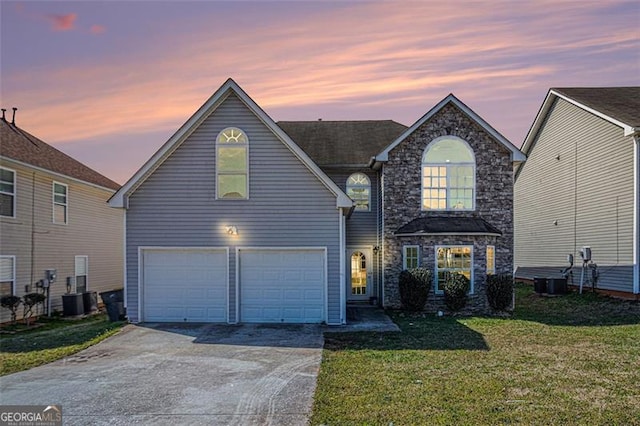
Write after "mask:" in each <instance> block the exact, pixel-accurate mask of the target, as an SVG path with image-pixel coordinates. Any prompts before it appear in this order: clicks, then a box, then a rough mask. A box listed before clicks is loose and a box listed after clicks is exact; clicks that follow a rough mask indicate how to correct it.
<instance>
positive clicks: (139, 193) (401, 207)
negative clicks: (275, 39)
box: [110, 80, 524, 325]
mask: <svg viewBox="0 0 640 426" xmlns="http://www.w3.org/2000/svg"><path fill="white" fill-rule="evenodd" d="M523 160H524V156H523V155H522V153H520V151H519V150H518V149H516V148H515V147H513V145H511V144H510V143H509V142H508V141H506V139H504V137H502V136H501V135H499V134H498V133H497V132H496V131H495V130H493V129H492V128H491V127H490V126H489V125H488V124H487V123H485V122H484V121H483V120H482V119H481V118H480V117H478V116H477V115H476V114H475V113H473V111H471V110H470V109H469V108H467V107H466V106H465V105H464V104H462V103H461V102H460V101H459V100H457V99H456V98H455V97H453V96H452V95H451V96H449V97H447V98H446V99H444V100H443V101H442V102H441V103H440V104H438V105H437V106H436V107H435V108H434V109H432V110H431V111H430V112H429V113H428V114H427V115H425V116H424V117H423V118H422V119H420V120H419V121H418V122H417V123H416V124H415V125H414V126H412V127H411V128H409V129H407V128H406V127H405V126H403V125H401V124H398V123H395V122H393V121H390V120H386V121H351V122H345V121H338V122H336V121H327V122H325V121H314V122H308V121H307V122H280V123H278V124H276V123H275V122H273V120H272V119H271V118H270V117H269V116H268V115H267V114H266V113H265V112H264V111H262V109H260V107H259V106H258V105H257V104H256V103H255V102H254V101H253V100H252V99H251V98H250V97H249V96H248V95H247V94H246V93H245V92H244V91H243V90H242V89H241V88H240V87H239V86H238V85H237V84H236V83H235V82H234V81H233V80H228V81H227V82H226V83H225V84H224V85H223V86H222V87H221V88H220V89H218V91H216V93H214V95H213V96H212V97H211V98H210V99H209V100H208V101H207V102H206V103H205V104H204V105H203V106H202V107H201V108H200V109H199V110H198V111H197V112H196V113H195V114H194V115H193V116H192V117H191V118H190V119H189V120H188V121H187V122H186V123H185V124H184V125H183V126H182V127H181V128H180V129H179V130H178V131H177V132H176V133H175V134H174V135H173V136H172V137H171V138H170V139H169V141H167V143H166V144H165V145H164V146H163V147H162V148H161V149H160V150H159V151H158V152H157V153H156V154H154V156H153V157H152V158H151V159H150V160H149V161H148V162H147V163H146V164H145V165H144V166H143V167H142V168H141V169H140V170H139V171H138V172H137V173H136V174H135V175H134V176H133V177H132V178H131V179H130V180H129V181H128V182H127V183H126V184H125V185H124V186H123V187H122V188H121V189H120V191H118V192H117V193H116V194H115V195H114V197H113V198H112V199H111V200H110V204H111V206H112V207H117V208H124V209H126V212H125V215H126V231H125V235H126V236H125V238H126V247H127V248H126V252H127V255H126V257H127V262H126V273H125V275H126V292H125V294H126V304H127V309H128V314H129V318H130V319H131V320H132V321H134V322H139V321H201V322H229V323H238V322H298V323H309V322H311V323H313V322H326V323H328V324H336V325H337V324H344V323H345V322H346V321H347V318H346V306H347V303H358V302H360V303H374V304H382V305H384V306H397V305H398V296H397V274H398V272H399V271H400V270H401V269H402V268H408V267H415V266H420V265H423V266H426V267H429V268H430V269H437V270H438V271H439V272H441V273H442V272H444V270H445V268H446V270H455V271H459V272H462V273H465V274H467V275H468V276H469V277H470V278H471V279H472V281H473V283H474V286H473V287H474V288H473V290H472V292H473V293H474V295H476V296H474V297H473V300H474V301H475V302H476V305H480V304H482V305H483V306H484V303H485V302H484V299H483V297H484V293H483V290H482V288H483V283H484V281H485V276H486V274H487V273H495V272H507V273H511V271H512V257H511V251H512V228H511V224H512V221H511V218H512V214H513V211H512V177H513V173H512V171H513V163H514V162H519V161H523ZM458 163H459V164H458ZM429 170H435V171H436V172H438V173H436V172H434V173H436V174H437V175H438V176H436V174H434V175H433V179H434V180H433V181H429V183H428V184H427V183H425V182H426V180H425V179H426V175H425V173H427V171H429ZM447 176H449V177H447ZM458 179H459V180H458ZM421 185H425V186H424V187H421ZM433 191H435V192H434V194H436V195H429V196H427V195H424V196H421V194H432V192H433ZM416 194H417V195H416ZM440 196H441V197H440ZM440 200H442V204H441V203H440ZM459 203H461V204H460V205H459ZM431 219H433V220H434V221H437V222H438V223H439V224H440V225H438V229H437V230H436V232H435V234H434V233H431V232H430V231H429V230H430V228H429V227H428V226H427V225H425V224H424V223H423V222H424V221H425V220H426V221H428V222H429V221H430V220H431ZM409 228H411V229H410V230H409ZM403 242H404V243H406V244H402V243H403ZM487 251H489V255H490V260H489V265H490V267H489V271H487V261H486V260H485V259H486V253H487ZM436 258H438V259H439V260H440V261H441V262H440V263H436V260H435V259H436ZM383 259H384V263H383ZM469 262H470V263H469ZM459 263H460V265H458V264H459ZM469 265H472V266H469ZM437 285H438V283H437V282H436V286H437ZM481 296H482V297H481ZM440 302H441V300H440V299H437V301H436V303H440Z"/></svg>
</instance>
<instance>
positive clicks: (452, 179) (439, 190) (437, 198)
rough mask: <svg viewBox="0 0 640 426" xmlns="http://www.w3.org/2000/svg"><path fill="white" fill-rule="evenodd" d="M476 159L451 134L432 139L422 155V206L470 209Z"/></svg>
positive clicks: (472, 201) (469, 150)
mask: <svg viewBox="0 0 640 426" xmlns="http://www.w3.org/2000/svg"><path fill="white" fill-rule="evenodd" d="M475 187H476V161H475V156H474V154H473V150H472V149H471V147H470V146H469V145H468V144H467V143H466V142H465V141H464V140H462V139H460V138H458V137H455V136H443V137H440V138H437V139H435V140H434V141H433V142H431V143H430V144H429V145H428V146H427V148H426V149H425V150H424V155H423V156H422V210H473V209H474V208H475Z"/></svg>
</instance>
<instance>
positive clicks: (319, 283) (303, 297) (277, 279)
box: [240, 249, 325, 323]
mask: <svg viewBox="0 0 640 426" xmlns="http://www.w3.org/2000/svg"><path fill="white" fill-rule="evenodd" d="M324 294H325V252H324V250H308V249H307V250H305V249H298V250H241V251H240V321H242V322H285V323H318V322H322V321H324V320H325V318H324V306H325V301H324V297H325V296H324Z"/></svg>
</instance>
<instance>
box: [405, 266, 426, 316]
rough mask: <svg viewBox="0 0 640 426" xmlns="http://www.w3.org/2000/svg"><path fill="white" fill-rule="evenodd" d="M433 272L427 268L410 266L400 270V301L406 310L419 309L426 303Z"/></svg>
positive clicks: (415, 310)
mask: <svg viewBox="0 0 640 426" xmlns="http://www.w3.org/2000/svg"><path fill="white" fill-rule="evenodd" d="M432 282H433V274H432V273H431V271H430V270H429V269H427V268H412V269H406V270H404V271H402V272H400V278H399V283H398V284H399V289H400V303H402V308H403V309H406V310H407V311H413V312H417V311H421V310H423V309H424V305H425V303H427V297H428V296H429V289H430V288H431V284H432Z"/></svg>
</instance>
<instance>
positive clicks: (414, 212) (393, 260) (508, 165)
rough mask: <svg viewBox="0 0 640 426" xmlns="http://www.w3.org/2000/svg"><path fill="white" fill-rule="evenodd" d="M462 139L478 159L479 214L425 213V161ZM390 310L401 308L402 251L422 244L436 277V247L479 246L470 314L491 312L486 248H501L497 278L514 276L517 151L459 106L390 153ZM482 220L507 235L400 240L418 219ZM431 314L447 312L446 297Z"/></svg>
mask: <svg viewBox="0 0 640 426" xmlns="http://www.w3.org/2000/svg"><path fill="white" fill-rule="evenodd" d="M447 135H451V136H457V137H459V138H461V139H464V140H465V141H466V142H467V143H468V144H469V146H470V147H471V148H472V149H473V151H474V154H475V158H476V195H475V196H476V208H475V210H474V211H422V210H421V192H422V186H421V176H422V173H421V168H422V156H423V153H424V150H425V148H426V147H427V145H429V143H430V142H431V141H433V140H434V139H436V138H438V137H441V136H447ZM382 185H383V194H384V204H383V206H384V207H383V214H384V216H383V221H384V234H383V244H384V245H383V256H384V263H383V264H384V265H385V266H384V305H385V307H391V308H399V307H400V297H399V290H398V276H399V274H400V272H401V270H402V246H403V245H418V246H419V247H420V249H419V255H420V266H422V267H426V268H428V269H430V270H432V271H433V272H434V274H435V246H437V245H473V254H472V259H473V281H474V282H473V287H474V293H473V294H472V295H470V298H469V303H468V305H467V308H466V309H465V311H466V312H474V313H475V312H487V311H488V310H489V307H488V303H487V301H486V291H485V282H486V277H487V274H486V247H487V245H494V246H495V258H496V274H501V273H505V274H512V273H513V166H512V161H511V152H510V151H509V150H508V149H507V148H506V147H505V146H504V145H502V144H501V143H500V142H498V141H497V140H495V139H494V138H493V137H492V136H491V135H490V134H489V133H487V132H486V131H485V130H484V128H483V127H482V126H480V125H479V124H478V123H477V122H476V121H475V120H472V119H471V118H470V117H469V116H467V115H466V114H465V113H464V112H462V111H461V110H460V109H458V108H457V107H456V106H455V105H454V104H452V103H448V104H446V105H445V106H444V107H442V108H441V109H440V110H439V111H438V112H437V113H436V114H434V115H433V116H432V117H430V119H429V120H427V121H426V122H425V123H423V124H422V125H421V126H420V127H419V128H417V129H416V130H415V131H414V132H413V133H412V134H411V135H409V136H408V137H407V138H406V139H405V140H404V141H402V142H401V143H400V144H399V145H398V146H396V147H395V148H394V149H392V150H391V151H390V152H389V156H388V162H386V163H385V164H384V165H383V170H382ZM443 216H444V217H452V216H457V217H479V218H482V219H484V220H485V221H487V222H488V223H490V224H491V225H493V226H495V227H496V228H498V229H500V231H501V232H502V236H500V237H496V236H485V235H482V236H473V235H468V236H465V235H445V236H407V237H398V236H395V235H394V233H395V231H396V230H397V229H398V228H400V227H401V226H403V225H405V224H407V223H409V222H410V221H412V220H413V219H416V218H430V217H443ZM425 309H426V310H427V311H436V310H439V309H444V300H443V296H442V295H436V294H435V292H434V291H433V287H432V290H431V292H430V294H429V300H428V302H427V306H426V307H425Z"/></svg>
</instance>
